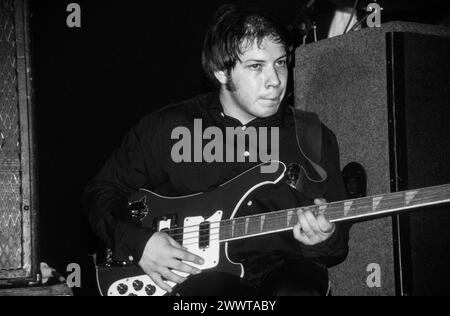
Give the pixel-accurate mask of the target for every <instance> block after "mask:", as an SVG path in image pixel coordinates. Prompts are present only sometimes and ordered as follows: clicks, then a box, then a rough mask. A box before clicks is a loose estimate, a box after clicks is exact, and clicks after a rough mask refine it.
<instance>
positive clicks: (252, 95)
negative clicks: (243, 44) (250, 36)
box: [221, 38, 288, 124]
mask: <svg viewBox="0 0 450 316" xmlns="http://www.w3.org/2000/svg"><path fill="white" fill-rule="evenodd" d="M240 59H241V60H240V61H239V60H238V61H237V63H236V66H235V68H234V69H232V71H231V73H230V74H229V76H228V77H227V85H226V86H227V87H229V88H228V89H227V88H225V86H223V88H222V93H221V100H222V103H223V106H224V110H225V112H228V113H226V114H227V115H230V116H233V117H235V118H236V119H238V120H240V121H241V122H243V123H244V124H246V123H247V122H249V121H251V120H252V119H254V118H264V117H268V116H271V115H273V114H275V113H276V112H277V111H278V108H279V107H280V103H281V101H282V100H283V98H284V96H285V93H286V84H287V80H288V65H287V59H288V57H287V55H286V50H285V48H284V46H283V45H282V44H278V43H275V42H273V41H272V40H271V39H270V38H265V39H264V40H263V42H262V44H261V45H260V46H259V47H258V45H257V43H256V42H255V43H253V45H252V46H251V47H250V48H249V49H247V50H246V51H245V53H244V54H243V55H241V56H240ZM230 87H231V88H230Z"/></svg>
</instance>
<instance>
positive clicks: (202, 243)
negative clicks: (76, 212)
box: [97, 162, 286, 296]
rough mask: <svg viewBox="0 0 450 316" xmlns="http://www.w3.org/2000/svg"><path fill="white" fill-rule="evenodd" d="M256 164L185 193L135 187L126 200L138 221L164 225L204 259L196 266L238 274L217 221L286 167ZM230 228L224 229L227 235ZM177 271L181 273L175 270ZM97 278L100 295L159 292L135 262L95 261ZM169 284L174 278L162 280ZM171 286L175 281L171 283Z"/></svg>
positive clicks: (234, 214) (234, 211)
mask: <svg viewBox="0 0 450 316" xmlns="http://www.w3.org/2000/svg"><path fill="white" fill-rule="evenodd" d="M269 164H270V163H266V164H262V165H260V166H257V167H255V168H253V169H250V170H249V171H247V172H245V173H243V174H242V175H240V176H238V177H237V178H235V179H233V180H231V181H229V182H227V183H225V184H223V185H222V186H220V187H219V188H217V189H216V190H214V191H211V192H206V193H200V194H195V195H191V196H185V197H178V198H168V197H163V196H159V195H157V194H155V193H153V192H151V191H148V190H140V191H139V192H137V193H136V194H135V195H134V196H133V197H132V198H131V199H130V201H129V202H130V206H133V205H134V206H138V209H139V210H138V211H136V210H135V211H136V213H138V214H140V217H141V218H140V220H141V223H142V225H143V226H144V227H148V228H152V229H154V230H155V231H167V232H168V233H169V235H171V237H172V238H174V239H175V240H177V241H178V242H179V243H180V244H182V246H183V247H186V248H187V249H188V251H189V252H191V253H193V254H196V255H198V256H200V257H202V258H203V259H205V264H203V265H201V266H196V265H195V264H192V263H189V264H191V265H193V266H196V267H197V268H199V269H201V270H210V269H213V270H214V271H218V272H224V273H228V274H232V275H236V276H240V277H243V276H244V269H243V266H242V265H241V264H239V263H235V262H233V261H232V260H231V259H230V257H229V254H228V243H227V242H223V243H222V242H220V240H219V239H220V238H219V237H220V236H221V227H220V223H223V221H224V220H227V219H234V218H236V217H238V216H237V215H238V214H239V210H240V209H242V208H245V207H247V206H249V205H251V204H252V201H251V198H252V192H254V191H255V190H257V189H258V188H261V187H263V186H267V185H273V184H276V183H278V182H279V181H281V180H282V179H283V177H284V173H285V171H286V166H285V165H284V164H283V163H282V162H271V164H276V168H273V170H275V169H277V171H276V172H274V173H265V172H263V171H264V170H267V169H264V167H267V166H268V165H269ZM232 236H233V234H231V235H230V237H232ZM179 274H180V275H182V276H185V275H183V274H181V273H179ZM97 281H98V287H99V290H100V293H101V294H102V295H104V296H136V295H137V296H163V295H166V294H167V293H166V292H165V291H164V290H162V289H161V288H159V287H158V286H157V285H156V284H155V283H154V282H153V281H152V280H151V279H150V278H149V277H148V276H147V275H145V274H144V272H143V271H142V270H141V269H140V268H139V267H138V266H136V265H128V266H115V267H113V266H111V265H104V266H100V267H97ZM168 284H169V285H171V286H175V284H173V283H170V282H168ZM175 291H176V287H175Z"/></svg>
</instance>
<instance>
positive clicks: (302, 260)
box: [84, 5, 348, 295]
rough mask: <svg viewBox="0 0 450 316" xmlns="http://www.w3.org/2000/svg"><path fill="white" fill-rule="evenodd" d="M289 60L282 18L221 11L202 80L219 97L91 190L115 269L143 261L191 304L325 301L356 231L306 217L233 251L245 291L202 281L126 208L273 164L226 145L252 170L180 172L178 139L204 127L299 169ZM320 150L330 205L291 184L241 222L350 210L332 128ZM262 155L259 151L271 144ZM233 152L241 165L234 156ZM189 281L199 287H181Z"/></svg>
mask: <svg viewBox="0 0 450 316" xmlns="http://www.w3.org/2000/svg"><path fill="white" fill-rule="evenodd" d="M290 57H291V48H290V46H289V40H288V37H287V36H286V34H285V33H284V30H283V29H282V28H281V27H280V26H279V25H278V24H277V23H276V22H275V21H274V20H273V19H272V18H270V17H269V16H267V15H266V14H265V13H262V12H260V11H259V10H257V9H253V8H250V7H241V6H233V5H226V6H223V7H221V8H220V9H219V10H218V12H217V13H216V16H215V17H214V19H213V23H212V25H211V26H210V28H209V30H208V33H207V35H206V39H205V44H204V50H203V66H204V70H205V72H206V74H207V75H208V76H209V78H210V79H211V80H212V81H213V82H214V83H215V85H216V86H217V89H216V91H215V92H213V93H210V94H207V95H201V96H198V97H196V98H194V99H192V100H189V101H185V102H182V103H179V104H176V105H171V106H169V107H166V108H163V109H161V110H159V111H156V112H154V113H152V114H150V115H149V116H147V117H146V118H144V119H143V120H142V121H141V122H140V124H139V125H138V126H137V127H135V128H134V129H133V130H132V131H131V132H130V133H129V135H128V136H127V137H126V138H125V140H124V142H123V144H122V146H121V147H120V148H119V149H118V150H117V151H116V152H115V153H114V155H113V156H112V157H111V158H110V159H109V161H108V162H107V163H106V165H105V166H104V168H103V169H102V170H101V171H100V173H99V174H98V175H97V176H96V177H95V178H94V179H93V181H92V182H91V183H90V184H89V186H88V187H87V189H86V192H85V196H84V197H85V203H86V205H87V207H88V209H89V218H90V222H91V223H92V226H93V229H94V230H95V231H96V232H97V233H98V234H99V235H100V237H102V239H103V240H104V241H105V242H106V243H107V246H108V247H109V248H111V249H113V250H114V252H115V255H116V257H118V258H130V259H133V261H134V262H135V263H136V264H139V266H140V267H141V268H142V270H143V271H144V272H145V273H147V274H148V275H149V276H150V278H151V279H152V280H153V281H154V282H155V283H156V284H157V285H158V286H159V287H160V288H162V289H163V290H165V291H167V292H172V290H173V289H172V288H171V287H170V286H169V285H168V284H167V281H172V282H174V283H176V284H182V285H183V287H182V288H184V290H183V294H185V295H186V294H189V295H251V294H265V295H302V294H306V295H315V294H319V295H325V294H326V293H327V290H328V276H327V271H326V268H325V267H327V266H332V265H335V264H338V263H340V262H342V261H343V260H344V259H345V257H346V255H347V251H348V247H347V243H348V230H346V229H343V228H342V227H337V225H334V224H332V223H330V222H329V221H328V220H327V219H326V218H325V216H323V215H320V216H318V217H315V216H314V215H313V214H312V213H311V212H309V211H303V212H299V213H298V224H297V225H296V226H295V228H294V230H293V232H287V233H279V234H274V235H267V236H261V237H256V238H252V239H248V240H245V241H239V242H231V243H230V249H229V253H230V256H232V257H233V261H239V262H241V263H242V264H243V265H244V267H245V271H246V273H245V276H244V278H243V280H241V279H239V278H236V277H232V276H229V275H223V274H221V273H215V272H214V271H203V272H202V271H201V270H200V269H198V268H197V267H198V265H200V266H201V265H202V263H203V259H202V258H201V257H199V256H197V255H194V254H192V253H189V252H188V251H187V250H186V248H183V246H182V245H180V244H179V243H177V242H176V241H175V240H174V239H172V238H171V237H170V236H169V235H167V234H165V233H163V232H155V231H152V230H150V229H148V228H145V227H142V226H141V225H140V224H139V223H137V222H134V221H132V220H129V215H128V214H127V201H128V198H129V197H130V196H131V195H132V194H133V193H134V192H135V191H137V190H139V189H141V188H146V189H148V190H151V191H153V192H155V193H158V194H160V195H162V196H172V197H176V196H187V195H189V194H194V193H198V192H206V191H211V190H213V189H214V188H217V187H219V186H220V185H221V184H223V183H225V182H227V181H229V180H231V179H233V178H235V177H236V176H238V175H240V174H242V173H243V172H245V171H247V170H249V169H251V168H252V167H255V166H257V165H259V164H260V163H261V162H264V161H262V159H261V155H258V159H257V161H256V162H255V161H254V160H252V159H251V158H252V157H254V156H253V154H254V153H249V150H247V151H243V152H240V151H242V148H244V147H245V149H248V148H249V144H247V143H246V144H245V146H244V147H242V144H235V143H233V142H232V143H229V142H227V143H226V144H222V145H223V153H221V154H222V155H223V157H227V158H229V157H232V156H234V158H236V155H237V156H239V155H242V156H244V157H245V159H244V160H242V159H240V160H239V159H234V160H233V159H223V160H220V159H218V160H216V161H213V162H206V161H203V162H191V161H193V160H190V161H188V160H189V159H185V160H184V161H179V159H178V158H176V159H175V158H174V153H175V154H176V153H177V152H178V153H179V152H180V151H181V152H182V151H184V150H187V149H186V148H184V149H183V150H178V151H177V150H174V148H179V147H177V146H178V145H179V139H177V138H175V139H174V131H175V130H177V129H179V128H180V127H182V128H183V129H184V130H188V131H190V132H191V133H190V134H191V135H196V133H195V129H196V128H198V122H201V126H202V129H203V130H206V129H207V128H211V127H215V128H218V129H219V130H221V131H224V133H225V130H226V129H227V128H230V127H232V128H239V129H242V130H246V129H250V128H252V129H254V131H255V133H256V134H257V136H258V139H263V140H265V141H267V142H266V144H268V145H267V147H268V148H265V149H266V150H269V151H271V153H272V154H273V155H275V157H276V158H279V160H281V161H282V162H284V163H285V164H286V165H298V164H301V163H302V161H303V160H304V155H303V154H302V152H301V149H300V148H299V146H298V142H297V135H296V128H295V120H294V115H293V112H292V110H291V109H290V108H289V107H288V106H287V105H286V104H285V103H284V102H283V100H284V97H285V94H286V87H287V81H288V64H289V60H290ZM262 128H266V130H264V131H265V132H261V131H263V129H262ZM268 128H269V129H270V130H269V132H267V129H268ZM274 135H275V136H278V137H275V138H274V137H273V136H274ZM178 136H179V134H178ZM224 139H225V138H224ZM191 141H192V144H191V145H192V146H187V147H192V148H194V147H195V144H194V143H195V142H196V141H200V142H202V144H203V145H204V144H205V140H202V139H200V140H195V139H192V140H191ZM322 143H323V145H322V160H321V164H322V166H323V167H324V169H325V170H326V171H327V173H328V178H327V181H326V182H325V184H324V190H323V191H324V194H323V196H315V197H312V200H311V197H306V196H305V195H304V194H302V193H301V192H299V191H298V190H295V189H294V188H292V187H290V186H289V185H287V184H286V182H285V181H281V182H280V183H278V184H276V185H272V186H269V187H267V188H262V189H261V190H258V191H257V192H256V193H255V194H254V196H253V200H254V201H255V203H253V205H249V206H248V207H246V209H245V211H243V212H242V213H241V214H239V216H244V215H248V214H255V213H261V212H262V211H264V212H268V211H277V210H279V209H282V208H289V207H299V206H302V205H309V204H311V203H313V200H314V198H317V199H316V200H315V201H314V202H315V203H316V204H321V203H324V201H323V200H320V198H324V199H327V200H328V201H335V200H341V199H344V198H345V193H344V192H345V191H344V188H343V183H342V178H341V175H340V167H339V153H338V147H337V142H336V139H335V137H334V135H333V134H332V132H331V131H329V130H328V129H327V128H326V127H325V126H322ZM258 144H259V145H258V146H259V147H261V144H262V143H261V141H260V142H259V143H258ZM258 146H257V147H258ZM253 149H255V148H253ZM256 149H258V148H256ZM259 149H261V148H259ZM230 151H231V153H232V155H227V154H229V153H230ZM259 153H260V151H259ZM182 154H183V155H185V154H186V152H183V153H182ZM216 154H217V153H216ZM185 157H186V156H185ZM241 158H242V157H241ZM221 161H226V162H221ZM242 161H243V162H242ZM305 183H306V182H305ZM177 211H178V212H183V210H177ZM222 260H224V258H222ZM193 263H195V265H197V267H194V265H193ZM180 272H183V273H188V274H189V275H190V277H189V278H184V277H181V276H180V275H179V274H180Z"/></svg>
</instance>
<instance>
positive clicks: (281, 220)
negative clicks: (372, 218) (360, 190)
mask: <svg viewBox="0 0 450 316" xmlns="http://www.w3.org/2000/svg"><path fill="white" fill-rule="evenodd" d="M428 198H432V197H431V196H430V197H428ZM432 200H433V199H432ZM423 203H425V202H424V201H421V203H420V204H423ZM420 204H419V205H417V207H420ZM293 210H295V209H293ZM286 211H288V210H286ZM286 211H282V213H287V212H286ZM340 212H342V210H340ZM361 213H362V214H365V213H366V211H362V212H361ZM271 214H274V213H271ZM284 215H285V214H284ZM284 215H283V216H282V217H280V216H277V217H271V218H268V219H266V220H265V227H269V226H270V224H272V225H273V224H275V223H283V224H285V223H286V225H285V226H284V227H285V228H290V227H294V226H295V225H292V224H297V223H298V221H297V222H295V223H292V224H290V223H289V224H288V223H287V221H286V217H285V216H284ZM354 215H355V214H354V213H353V214H352V216H354ZM260 216H261V215H255V216H254V217H260ZM294 218H296V217H294ZM240 219H242V218H240ZM227 221H230V222H231V221H233V220H227ZM216 223H220V222H216ZM246 224H247V223H245V222H241V223H237V225H246ZM198 226H199V225H196V226H191V227H198ZM231 226H235V227H236V223H234V224H231V225H219V227H215V228H212V229H211V228H210V229H203V230H201V229H200V230H197V231H191V232H185V233H183V234H174V235H171V237H172V238H174V239H175V240H177V241H179V238H178V237H180V236H184V235H188V234H197V233H201V232H208V231H209V232H211V231H215V230H219V231H218V232H216V233H212V234H211V233H210V234H208V236H209V237H211V236H215V235H219V238H218V239H210V240H211V241H215V240H219V241H220V234H221V230H222V231H224V230H225V228H228V227H231ZM280 229H284V228H280ZM270 231H271V230H268V231H264V230H261V229H259V232H255V233H251V234H250V235H258V234H261V233H264V232H267V233H270ZM246 234H248V233H244V235H243V236H230V238H236V237H237V238H239V237H245V235H246ZM190 239H195V243H187V244H186V243H185V244H184V245H185V246H187V245H191V244H198V243H199V241H198V240H199V239H200V236H193V237H188V238H184V239H183V241H187V240H190ZM225 239H227V238H225ZM228 239H229V238H228Z"/></svg>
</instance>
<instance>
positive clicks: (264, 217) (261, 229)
mask: <svg viewBox="0 0 450 316" xmlns="http://www.w3.org/2000/svg"><path fill="white" fill-rule="evenodd" d="M265 221H266V215H261V226H260V232H261V233H262V232H264V224H265Z"/></svg>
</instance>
